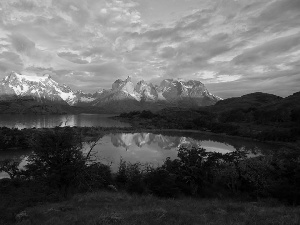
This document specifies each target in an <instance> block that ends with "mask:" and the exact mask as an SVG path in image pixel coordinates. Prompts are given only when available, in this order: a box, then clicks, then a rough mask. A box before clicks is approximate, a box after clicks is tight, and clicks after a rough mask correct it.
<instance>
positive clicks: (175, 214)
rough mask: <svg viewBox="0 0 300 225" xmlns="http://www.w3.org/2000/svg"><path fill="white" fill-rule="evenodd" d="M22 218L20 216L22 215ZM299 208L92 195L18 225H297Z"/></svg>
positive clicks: (39, 210) (41, 209)
mask: <svg viewBox="0 0 300 225" xmlns="http://www.w3.org/2000/svg"><path fill="white" fill-rule="evenodd" d="M22 215H23V216H22ZM299 215H300V208H299V207H298V208H293V207H284V206H280V205H277V206H272V205H271V204H267V203H261V202H251V203H242V202H238V201H233V200H205V199H201V200H200V199H191V198H182V199H177V200H173V199H159V198H156V197H153V196H137V195H129V194H126V193H111V192H94V193H88V194H82V195H77V196H75V197H73V198H72V199H70V200H68V201H65V202H61V203H56V204H46V205H40V206H36V207H33V208H28V209H26V210H25V211H23V213H21V214H19V217H18V218H19V222H18V223H17V224H19V225H21V224H23V225H25V224H26V225H31V224H48V225H60V224H64V225H68V224H78V225H79V224H84V225H92V224H93V225H94V224H124V225H125V224H126V225H127V224H128V225H134V224H138V225H140V224H155V225H156V224H172V225H177V224H178V225H179V224H215V225H226V224H228V225H229V224H247V225H252V224H253V225H254V224H269V225H272V224H274V225H275V224H276V225H296V224H299V223H300V217H299Z"/></svg>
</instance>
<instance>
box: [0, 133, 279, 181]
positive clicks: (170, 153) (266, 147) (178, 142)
mask: <svg viewBox="0 0 300 225" xmlns="http://www.w3.org/2000/svg"><path fill="white" fill-rule="evenodd" d="M190 135H191V134H189V133H178V134H177V135H176V134H172V135H162V134H152V133H119V134H109V135H105V136H104V137H102V138H101V139H100V140H99V142H98V143H97V145H96V146H95V148H94V149H93V152H94V154H93V155H94V156H95V157H96V158H97V160H98V161H101V162H103V163H105V164H108V165H111V169H112V171H114V172H116V171H117V168H118V165H119V162H120V159H121V158H122V159H123V160H125V161H127V162H131V163H135V162H141V163H150V164H152V165H154V166H158V165H161V164H162V163H163V162H164V160H165V159H166V158H167V157H170V158H171V159H175V158H176V157H177V150H178V148H179V147H180V146H182V145H184V146H198V147H202V148H205V149H206V150H207V151H214V152H220V153H228V152H231V151H235V150H236V149H246V150H249V151H250V153H249V157H253V156H254V155H255V154H261V153H263V154H265V153H266V152H268V151H272V150H274V148H278V146H277V147H276V146H274V145H270V144H265V143H260V142H254V141H247V140H242V139H238V138H228V137H226V138H224V137H218V136H214V135H211V136H210V135H203V134H193V137H190ZM88 150H89V145H88V144H86V145H85V147H84V150H83V151H84V152H85V153H86V152H88ZM254 152H255V153H254ZM29 154H30V151H14V152H0V160H1V159H10V158H11V159H14V160H15V161H17V162H20V166H21V167H22V166H24V165H25V164H26V158H27V156H28V155H29ZM5 176H7V175H6V174H4V173H2V174H0V178H1V177H2V178H3V177H5Z"/></svg>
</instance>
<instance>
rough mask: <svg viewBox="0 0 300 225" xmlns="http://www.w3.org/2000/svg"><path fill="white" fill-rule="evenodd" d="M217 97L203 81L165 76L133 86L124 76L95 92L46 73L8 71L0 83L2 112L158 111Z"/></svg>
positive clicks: (210, 102)
mask: <svg viewBox="0 0 300 225" xmlns="http://www.w3.org/2000/svg"><path fill="white" fill-rule="evenodd" d="M219 100H222V99H221V98H219V97H217V96H215V95H213V94H211V93H210V92H209V91H208V90H207V88H206V87H205V86H204V84H203V83H201V82H200V81H196V80H188V81H185V80H183V79H166V80H163V81H162V82H161V83H160V85H153V84H152V83H147V82H145V81H144V80H142V81H139V82H138V83H137V84H135V85H134V84H133V82H132V81H131V78H130V77H128V78H127V79H125V80H121V79H118V80H116V81H115V82H114V83H113V84H112V87H111V89H100V90H99V91H97V92H95V93H84V92H82V91H81V90H78V91H73V90H72V89H71V88H70V87H68V86H67V85H65V84H59V83H58V82H56V81H54V80H53V79H52V78H51V76H50V75H44V76H40V77H39V76H28V75H22V74H19V73H16V72H11V73H10V74H9V75H7V76H6V77H5V78H4V79H3V80H2V82H1V83H0V112H2V113H10V112H11V111H15V110H11V107H16V108H17V109H18V110H17V111H18V112H20V113H27V112H31V111H32V110H31V109H32V108H35V110H34V112H36V113H37V112H38V111H39V109H40V108H41V109H42V113H47V110H50V113H53V112H55V111H60V110H61V109H64V110H67V109H68V108H70V106H72V107H73V106H75V107H77V109H78V107H81V108H82V107H94V108H98V109H103V110H105V111H109V112H126V111H132V110H142V109H147V110H159V109H162V108H164V107H169V106H181V107H198V106H209V105H214V104H215V103H216V102H218V101H219ZM20 104H21V105H20ZM18 105H20V107H19V108H20V109H19V108H18ZM28 105H29V106H30V109H29V108H28V107H27V106H28ZM22 109H24V110H25V109H26V110H27V111H26V110H25V111H24V110H22ZM53 110H54V111H53Z"/></svg>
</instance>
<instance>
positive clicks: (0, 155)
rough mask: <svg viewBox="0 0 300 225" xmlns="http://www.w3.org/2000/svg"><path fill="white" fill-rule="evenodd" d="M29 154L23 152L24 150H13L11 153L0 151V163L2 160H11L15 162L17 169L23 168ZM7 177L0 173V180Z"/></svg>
mask: <svg viewBox="0 0 300 225" xmlns="http://www.w3.org/2000/svg"><path fill="white" fill-rule="evenodd" d="M29 154H30V151H24V150H13V151H0V161H2V160H6V159H9V160H13V161H15V162H18V163H19V167H20V168H23V167H24V166H25V165H26V159H27V157H28V155H29ZM5 177H9V176H8V174H6V173H4V172H2V173H1V172H0V179H2V178H5Z"/></svg>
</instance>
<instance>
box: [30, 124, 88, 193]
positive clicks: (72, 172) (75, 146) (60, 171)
mask: <svg viewBox="0 0 300 225" xmlns="http://www.w3.org/2000/svg"><path fill="white" fill-rule="evenodd" d="M30 143H31V146H32V148H33V153H32V154H31V155H30V156H29V158H28V164H27V165H26V166H25V168H26V171H25V173H26V174H27V176H28V177H29V178H30V179H35V180H37V181H40V182H44V183H45V184H46V185H49V186H51V187H54V188H58V189H59V191H60V192H61V193H62V194H63V195H64V196H66V195H67V194H68V190H69V189H70V187H71V186H76V184H77V183H78V177H80V176H79V175H80V174H81V173H82V171H84V169H85V168H86V161H87V159H86V157H85V156H84V155H83V153H82V151H81V150H82V139H81V136H80V134H78V133H76V132H75V131H74V130H73V129H71V128H68V127H67V128H64V129H61V128H58V127H57V128H54V129H53V130H46V131H44V130H42V131H40V132H39V133H37V134H36V135H35V137H33V139H32V140H31V141H30Z"/></svg>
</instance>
